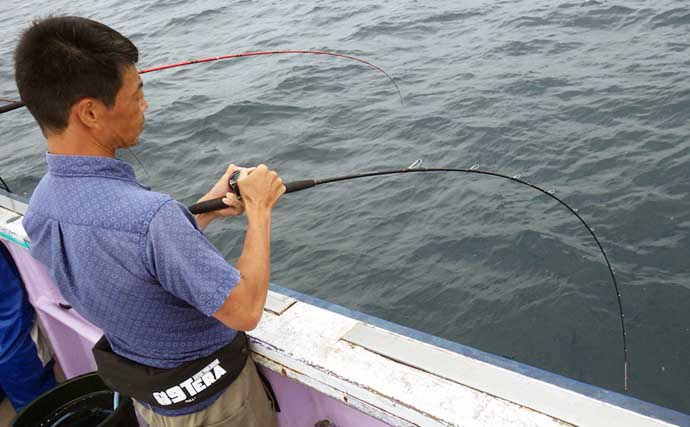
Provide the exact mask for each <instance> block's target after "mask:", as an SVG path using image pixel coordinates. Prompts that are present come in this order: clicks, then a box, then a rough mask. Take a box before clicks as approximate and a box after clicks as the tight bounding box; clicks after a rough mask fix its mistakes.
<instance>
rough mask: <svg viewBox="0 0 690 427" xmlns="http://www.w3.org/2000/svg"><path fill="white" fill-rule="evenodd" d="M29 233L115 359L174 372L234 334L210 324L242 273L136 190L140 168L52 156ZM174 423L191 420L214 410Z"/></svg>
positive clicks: (169, 203)
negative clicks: (124, 359)
mask: <svg viewBox="0 0 690 427" xmlns="http://www.w3.org/2000/svg"><path fill="white" fill-rule="evenodd" d="M46 158H47V162H48V173H47V174H46V175H45V176H44V177H43V178H42V179H41V181H40V183H39V184H38V186H37V187H36V189H35V191H34V193H33V195H32V197H31V201H30V203H29V208H28V211H27V214H26V216H25V217H24V220H23V225H24V228H25V229H26V232H27V234H28V236H29V238H30V240H31V255H32V256H33V257H34V258H36V259H37V260H39V261H41V262H42V263H43V264H45V265H46V266H47V268H48V271H49V274H50V276H51V278H52V279H53V280H54V282H55V283H56V284H57V286H58V288H59V289H60V292H61V293H62V295H63V296H64V297H65V299H66V300H67V301H68V302H69V303H70V304H71V305H72V306H73V307H74V308H75V309H76V310H77V311H78V312H79V313H80V314H81V315H82V316H84V317H85V318H86V319H88V320H89V321H90V322H92V323H93V324H94V325H96V326H98V327H99V328H101V329H102V330H103V332H104V334H105V336H106V338H107V339H108V341H109V342H110V344H111V346H112V348H113V351H115V352H116V353H117V354H119V355H121V356H123V357H126V358H128V359H130V360H134V361H136V362H139V363H142V364H145V365H148V366H153V367H157V368H172V367H175V366H178V365H180V364H181V363H183V362H186V361H190V360H194V359H198V358H200V357H204V356H207V355H209V354H211V353H213V352H214V351H216V350H217V349H219V348H220V347H222V346H223V345H225V344H227V343H228V342H230V341H231V340H232V339H233V338H234V337H235V334H236V331H234V330H232V329H229V328H228V327H227V326H225V325H223V324H222V323H221V322H219V321H218V320H217V319H215V318H214V317H211V315H212V314H213V313H215V312H216V311H217V310H218V309H219V308H220V307H221V305H222V304H223V302H224V301H225V300H226V298H227V297H228V295H229V294H230V292H231V290H232V289H233V288H234V287H235V286H236V285H237V283H238V282H239V278H240V275H239V272H238V271H237V270H236V269H235V268H234V267H233V266H231V265H230V264H229V263H228V262H227V261H226V260H225V259H224V258H223V256H222V255H221V254H220V252H219V251H218V250H217V249H216V248H215V247H214V246H213V245H212V244H211V243H210V242H209V241H208V239H207V238H206V237H205V236H204V235H203V234H202V232H201V231H200V229H199V227H198V225H197V224H196V221H195V220H194V217H193V216H192V215H191V214H190V213H189V211H188V210H187V208H185V207H184V206H183V205H181V204H180V203H178V202H177V201H175V200H173V199H172V198H171V197H170V196H168V195H165V194H161V193H156V192H153V191H150V189H149V188H147V187H144V186H142V185H141V184H139V183H138V182H137V181H136V178H135V176H134V170H133V169H132V167H131V166H130V165H129V164H127V163H125V162H123V161H120V160H117V159H112V158H107V157H97V156H63V155H53V154H47V155H46ZM209 400H211V402H200V403H198V404H196V405H194V406H193V407H190V408H186V409H185V410H178V411H174V412H168V411H159V412H161V413H166V412H168V414H176V415H177V414H182V413H191V412H195V411H198V410H200V409H202V408H203V407H205V406H208V405H210V404H211V403H212V401H213V400H215V399H209Z"/></svg>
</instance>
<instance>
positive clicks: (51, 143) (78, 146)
mask: <svg viewBox="0 0 690 427" xmlns="http://www.w3.org/2000/svg"><path fill="white" fill-rule="evenodd" d="M46 139H47V142H48V152H49V153H51V154H62V155H68V156H101V157H111V158H115V150H114V149H113V148H110V147H106V146H104V145H103V144H100V143H99V142H98V141H97V140H96V139H94V138H93V137H92V136H91V135H89V134H88V133H87V132H78V131H74V130H70V129H67V130H65V131H64V132H62V133H60V134H53V133H49V134H48V135H47V137H46Z"/></svg>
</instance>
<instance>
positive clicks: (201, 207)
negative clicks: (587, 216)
mask: <svg viewBox="0 0 690 427" xmlns="http://www.w3.org/2000/svg"><path fill="white" fill-rule="evenodd" d="M421 166H422V160H421V159H420V160H417V161H415V162H414V163H412V164H411V165H410V166H408V167H407V168H405V169H391V170H382V171H374V172H364V173H358V174H352V175H344V176H338V177H332V178H324V179H303V180H299V181H291V182H287V183H285V184H284V185H285V193H295V192H297V191H302V190H306V189H308V188H312V187H316V186H317V185H323V184H329V183H332V182H341V181H349V180H352V179H360V178H369V177H374V176H383V175H396V174H409V173H421V172H459V173H468V174H478V175H484V176H493V177H497V178H503V179H507V180H510V181H513V182H517V183H519V184H523V185H526V186H528V187H530V188H532V189H534V190H537V191H539V192H541V193H543V194H546V195H547V196H549V197H551V198H552V199H554V200H556V201H557V202H558V203H560V204H561V205H562V206H565V208H566V209H568V211H570V213H572V214H573V215H575V216H576V217H577V219H578V220H580V222H581V223H582V224H583V225H584V226H585V228H586V229H587V231H588V232H589V234H590V235H591V236H592V238H594V241H595V242H596V244H597V246H598V247H599V250H600V251H601V254H602V255H603V256H604V260H605V261H606V267H607V268H608V270H609V274H610V275H611V281H612V282H613V287H614V290H615V292H616V299H617V300H618V313H619V315H620V319H621V334H622V338H623V383H624V389H625V391H627V390H628V344H627V333H626V331H625V321H624V319H625V315H624V314H623V304H622V303H621V294H620V291H619V288H618V282H617V281H616V276H615V275H614V274H613V268H612V267H611V263H610V262H609V257H608V256H607V255H606V251H604V247H603V246H602V245H601V243H600V242H599V239H598V238H597V236H596V234H594V229H592V228H591V227H590V226H589V224H587V222H585V220H584V219H583V218H582V217H581V216H580V214H578V213H577V211H575V209H573V208H571V207H570V206H569V205H568V204H567V203H566V202H564V201H563V200H561V199H560V198H558V197H557V196H555V195H554V191H553V190H548V191H547V190H544V189H543V188H541V187H539V186H537V185H534V184H531V183H529V182H527V181H524V180H522V179H521V177H520V175H513V176H508V175H503V174H501V173H497V172H491V171H485V170H480V169H479V165H474V166H472V167H471V168H423V167H421ZM238 177H239V172H235V173H233V174H232V175H231V176H230V179H229V182H228V184H229V185H230V189H231V190H232V191H233V192H234V193H235V194H236V195H237V196H239V197H241V194H240V192H239V187H238V185H237V179H238ZM227 207H228V206H227V205H226V204H225V203H223V197H219V198H217V199H211V200H206V201H204V202H200V203H196V204H194V205H191V206H189V210H190V212H191V213H192V214H200V213H206V212H212V211H216V210H220V209H224V208H227Z"/></svg>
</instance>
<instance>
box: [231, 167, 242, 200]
mask: <svg viewBox="0 0 690 427" xmlns="http://www.w3.org/2000/svg"><path fill="white" fill-rule="evenodd" d="M238 179H240V171H235V172H233V173H232V174H231V175H230V178H229V179H228V185H229V186H230V191H232V192H233V193H235V196H237V199H239V200H242V194H241V193H240V186H239V185H237V180H238Z"/></svg>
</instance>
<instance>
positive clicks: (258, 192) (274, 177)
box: [237, 164, 285, 211]
mask: <svg viewBox="0 0 690 427" xmlns="http://www.w3.org/2000/svg"><path fill="white" fill-rule="evenodd" d="M237 185H238V186H239V188H240V193H242V200H243V201H244V206H246V207H247V208H248V209H253V208H256V209H259V210H264V209H266V210H268V211H270V210H271V209H273V206H275V204H276V203H277V202H278V199H280V196H282V195H283V193H285V186H284V185H283V181H282V180H281V179H280V177H279V176H278V174H277V173H276V171H273V170H269V169H268V168H267V167H266V165H263V164H261V165H259V166H257V167H255V168H252V169H251V170H249V171H248V172H247V174H246V175H244V176H242V174H240V177H239V179H238V180H237Z"/></svg>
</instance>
